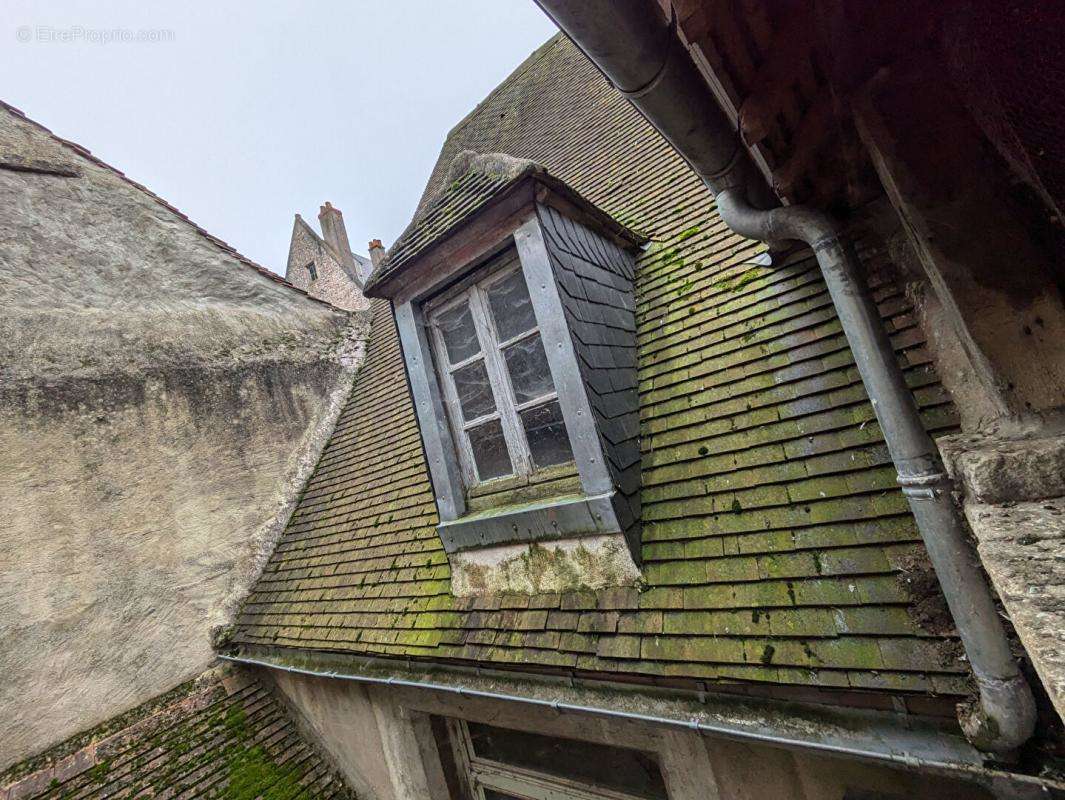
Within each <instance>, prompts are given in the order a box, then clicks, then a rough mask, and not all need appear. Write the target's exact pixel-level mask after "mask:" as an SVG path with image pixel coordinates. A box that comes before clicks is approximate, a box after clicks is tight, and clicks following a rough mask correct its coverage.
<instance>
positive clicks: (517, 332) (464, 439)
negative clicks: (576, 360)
mask: <svg viewBox="0 0 1065 800" xmlns="http://www.w3.org/2000/svg"><path fill="white" fill-rule="evenodd" d="M481 274H484V273H483V272H482V273H481ZM428 319H429V325H430V328H431V329H432V336H433V346H434V351H435V352H434V355H435V358H436V365H437V372H438V375H439V377H440V382H441V385H442V388H443V392H444V397H445V400H446V405H447V410H448V417H449V419H450V422H451V426H452V429H453V431H454V434H455V439H456V444H457V449H458V452H459V459H460V461H461V464H462V469H463V476H464V478H465V481H466V485H467V487H471V486H475V485H478V484H481V483H484V482H486V481H490V480H493V479H496V478H503V477H507V476H511V475H530V474H532V473H534V472H536V471H537V470H541V469H544V468H546V467H550V466H554V465H557V464H564V463H567V462H570V461H572V460H573V452H572V450H571V449H570V442H569V434H568V432H567V430H566V424H565V422H564V421H563V419H562V409H561V408H560V406H559V402H558V394H557V392H556V390H555V384H554V381H553V380H552V378H551V371H550V369H549V367H548V363H547V354H546V353H545V352H544V345H543V341H542V339H541V336H540V328H539V326H538V324H537V320H536V316H535V314H534V312H533V306H532V301H531V299H530V297H529V288H528V286H527V285H526V283H525V276H524V275H523V273H522V270H521V266H520V264H519V263H518V258H517V254H516V253H515V252H514V251H509V252H508V253H506V254H504V256H502V257H500V259H498V260H497V261H496V263H495V264H494V265H493V266H492V267H491V268H489V270H488V275H487V277H483V278H482V279H481V280H479V281H478V282H477V283H474V284H472V285H468V286H465V287H462V288H461V289H460V290H459V291H457V292H450V293H448V294H446V295H445V296H444V297H442V298H439V299H438V300H436V301H434V302H432V303H431V304H430V305H429V316H428Z"/></svg>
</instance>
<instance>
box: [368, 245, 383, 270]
mask: <svg viewBox="0 0 1065 800" xmlns="http://www.w3.org/2000/svg"><path fill="white" fill-rule="evenodd" d="M368 247H369V249H370V263H371V264H373V268H374V269H377V265H378V264H380V263H381V261H383V260H384V257H385V246H384V245H383V244H381V240H380V239H371V240H370V243H369V245H368Z"/></svg>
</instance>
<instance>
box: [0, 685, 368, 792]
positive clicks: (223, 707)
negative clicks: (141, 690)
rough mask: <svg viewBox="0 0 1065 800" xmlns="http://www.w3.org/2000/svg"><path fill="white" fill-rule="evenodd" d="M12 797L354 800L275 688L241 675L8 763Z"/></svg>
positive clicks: (0, 788)
mask: <svg viewBox="0 0 1065 800" xmlns="http://www.w3.org/2000/svg"><path fill="white" fill-rule="evenodd" d="M9 779H12V780H11V781H10V782H9ZM9 796H10V798H11V799H12V800H103V798H128V797H146V796H148V797H166V798H174V799H175V800H193V799H194V798H211V799H212V800H256V798H261V799H262V800H353V795H352V793H351V792H350V790H348V789H347V787H346V786H345V785H344V783H343V782H342V780H341V779H340V778H339V777H338V776H337V775H336V774H335V773H334V772H333V770H332V768H331V767H330V766H329V765H328V764H327V763H326V762H325V761H324V760H323V759H322V758H321V756H320V755H319V753H318V752H317V751H316V750H315V749H314V748H313V747H311V746H310V745H309V744H308V743H307V742H306V741H305V740H304V739H303V738H302V737H301V736H300V734H299V733H298V732H297V730H296V728H295V725H294V724H293V722H292V720H291V718H290V717H289V715H288V713H287V712H286V711H285V709H284V708H283V707H282V706H281V705H280V704H279V703H278V702H277V700H276V699H274V697H273V695H272V694H271V692H270V691H269V690H268V689H266V688H265V687H264V686H263V685H262V684H260V683H259V682H258V681H257V680H255V679H254V678H252V677H250V676H249V675H243V674H231V675H229V676H227V677H225V678H224V679H221V680H219V679H218V678H217V677H215V676H210V677H204V678H201V679H200V680H198V681H196V682H191V683H190V684H187V685H184V686H181V687H178V688H177V689H175V690H173V691H171V692H169V693H167V695H165V696H163V697H162V698H157V699H156V700H154V701H149V702H148V703H146V704H144V705H143V706H141V707H139V708H136V709H133V710H132V711H130V712H128V713H127V714H125V715H122V716H120V717H118V718H115V719H114V720H111V721H109V722H107V723H104V724H103V725H102V726H100V727H99V728H98V729H97V730H95V731H89V732H86V733H85V734H82V735H79V736H75V737H73V738H72V739H71V740H69V741H67V742H64V743H62V744H60V745H57V746H56V747H55V748H53V750H52V751H50V752H49V753H47V754H44V755H43V756H41V757H38V758H35V759H32V760H31V761H30V762H25V763H23V764H18V765H15V766H13V767H11V768H10V769H9V770H7V771H6V772H5V773H4V774H2V775H0V797H4V798H7V797H9Z"/></svg>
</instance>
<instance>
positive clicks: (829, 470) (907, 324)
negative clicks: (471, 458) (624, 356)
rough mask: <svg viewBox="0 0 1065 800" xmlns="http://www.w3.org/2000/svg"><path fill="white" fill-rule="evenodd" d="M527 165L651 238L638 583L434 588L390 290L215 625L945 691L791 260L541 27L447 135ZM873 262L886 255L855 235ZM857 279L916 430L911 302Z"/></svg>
mask: <svg viewBox="0 0 1065 800" xmlns="http://www.w3.org/2000/svg"><path fill="white" fill-rule="evenodd" d="M463 150H475V151H478V152H485V153H488V152H505V153H510V154H512V155H514V156H516V157H519V158H527V159H531V160H534V161H536V162H537V163H540V164H543V165H544V166H545V167H546V168H547V169H548V170H549V171H550V172H551V174H553V175H555V176H558V177H560V178H561V179H562V180H564V181H566V183H568V184H569V185H570V186H572V187H573V188H574V189H575V190H577V191H579V192H580V193H581V194H582V195H583V196H585V197H587V198H588V199H589V200H591V201H592V202H594V203H596V204H597V205H598V206H599V207H600V208H602V209H604V210H605V211H607V212H608V213H610V214H612V215H613V216H614V217H615V218H616V219H617V220H618V221H620V222H622V223H623V224H625V225H627V226H629V227H631V228H633V229H637V230H641V231H644V232H647V233H649V234H651V235H652V236H653V239H654V243H653V245H652V246H651V247H650V248H649V249H647V250H646V251H645V252H644V253H643V254H642V255H641V256H640V258H639V261H638V264H637V276H636V280H637V286H636V291H637V327H638V331H637V339H638V346H639V378H640V404H641V413H640V417H641V447H642V454H643V455H642V476H643V488H642V504H643V521H644V522H643V539H642V541H643V544H642V548H643V562H644V577H645V579H646V586H645V587H643V588H642V590H637V589H627V588H626V589H614V590H603V591H599V592H571V593H565V594H562V595H559V594H547V593H545V594H542V595H534V596H516V595H499V596H490V597H481V598H478V599H475V600H461V601H460V600H458V599H456V598H453V597H452V596H451V595H450V593H449V587H450V581H449V568H448V563H447V559H446V557H445V555H444V552H443V549H442V547H441V544H440V542H439V539H438V537H437V535H436V533H435V530H434V525H435V524H436V522H437V517H436V510H435V506H434V503H433V495H432V490H431V487H430V484H429V479H428V475H427V471H426V467H425V463H424V460H423V455H422V450H421V444H420V441H419V436H418V429H417V426H416V421H415V415H414V409H413V406H412V402H411V398H410V396H409V394H408V390H407V384H406V380H405V376H404V369H403V362H402V357H401V354H400V351H399V344H398V340H397V336H396V332H395V328H394V323H393V320H392V319H391V315H390V312H389V308H388V306H387V304H386V303H384V302H383V301H376V302H375V305H374V322H373V328H372V333H371V340H370V343H369V349H368V354H367V360H366V363H365V365H364V367H363V370H362V372H361V373H360V375H359V377H358V379H357V382H356V384H355V387H354V389H353V391H352V394H351V397H350V400H349V402H348V405H347V407H346V409H345V410H344V412H343V413H342V415H341V418H340V421H339V423H338V425H337V428H336V431H335V433H334V435H333V438H332V440H331V441H330V443H329V445H328V446H327V448H326V449H325V451H324V453H323V456H322V459H321V462H320V464H319V465H318V468H317V470H316V471H315V473H314V475H313V477H312V478H311V480H310V482H309V483H308V485H307V488H306V491H305V494H304V496H303V498H302V500H301V502H300V505H299V507H298V509H297V511H296V512H295V514H294V516H293V518H292V520H291V523H290V524H289V526H288V529H287V531H286V532H285V534H284V536H283V538H282V539H281V541H280V543H279V544H278V546H277V549H276V552H275V553H274V554H273V556H272V558H271V559H270V561H269V563H268V565H267V567H266V570H265V572H264V574H263V576H262V578H261V580H260V581H259V582H258V584H257V585H256V586H255V588H254V590H253V591H252V593H251V595H250V597H249V598H248V601H247V603H246V605H245V606H244V609H243V612H242V615H241V617H240V620H239V626H238V629H237V632H236V635H235V638H234V642H235V643H236V644H237V645H238V646H239V645H241V644H259V645H270V646H274V647H279V648H298V649H303V650H308V649H317V650H329V651H342V652H350V653H352V654H364V655H378V654H380V655H395V656H407V657H414V658H425V659H446V660H462V661H466V662H475V663H478V664H492V665H514V666H516V667H527V668H535V667H559V668H564V669H571V670H579V671H583V670H587V671H589V672H594V673H599V674H602V673H610V674H614V675H626V676H636V675H639V676H644V677H647V678H648V679H664V678H668V679H675V678H693V679H700V680H711V681H713V680H720V681H751V682H761V683H763V684H765V683H770V684H806V685H816V686H825V687H839V688H843V689H847V688H869V689H890V690H899V691H913V692H940V693H947V694H956V693H961V692H963V691H964V690H965V688H966V680H967V673H966V669H965V666H964V664H963V663H962V662H961V661H959V660H958V658H957V652H958V651H957V649H956V648H957V646H956V642H955V641H954V640H953V639H952V638H951V637H950V636H944V635H941V633H939V632H937V631H942V629H943V628H942V625H941V624H940V625H938V626H936V625H929V624H928V623H927V622H926V620H927V619H928V618H929V616H928V615H927V614H926V613H925V612H926V611H927V609H928V608H929V607H935V605H936V602H937V596H936V595H935V594H934V592H935V590H934V589H932V592H933V594H932V595H931V596H926V595H917V596H915V595H914V587H917V586H923V585H931V586H933V587H934V586H935V582H934V580H932V581H928V580H926V578H927V573H925V572H924V570H925V569H926V564H927V562H926V559H925V556H924V552H923V549H922V545H921V543H920V539H919V536H918V534H917V530H916V527H915V525H914V522H913V519H912V517H911V515H910V513H909V511H908V509H907V506H906V503H905V501H904V499H903V497H902V495H901V493H900V491H899V489H898V487H897V486H896V484H895V479H894V470H893V468H892V464H891V462H890V459H889V457H888V454H887V451H886V448H885V446H884V444H883V441H882V438H881V435H880V431H879V428H878V426H877V423H876V420H875V418H874V415H873V412H872V408H871V406H870V404H869V402H868V400H867V397H866V395H865V392H864V390H863V387H862V384H861V380H860V379H859V376H858V373H857V370H856V368H855V366H854V362H853V358H852V356H851V354H850V351H849V349H848V347H847V343H846V341H845V339H844V336H843V333H842V331H841V329H840V325H839V321H838V319H837V318H836V315H835V313H834V310H833V307H832V303H831V300H830V299H829V297H828V293H827V291H826V289H825V286H824V284H823V282H822V280H821V278H820V273H819V271H818V268H817V266H816V263H815V262H814V260H813V258H812V257H810V256H809V254H808V253H807V254H806V256H805V257H803V256H796V257H795V258H794V259H792V260H791V262H790V263H787V264H785V265H783V266H776V267H773V268H772V269H770V268H766V267H763V266H760V263H759V259H758V256H759V254H760V252H761V248H760V246H759V245H758V244H756V243H754V242H750V241H745V240H742V239H739V238H738V237H736V236H734V235H733V234H731V233H730V232H729V231H728V230H727V229H726V228H725V226H724V224H723V223H722V222H721V221H720V219H719V218H718V216H717V215H716V213H715V210H714V204H713V198H712V197H711V195H710V194H709V192H708V191H707V190H706V189H705V188H704V187H703V185H702V184H701V183H700V181H699V180H698V178H697V177H696V176H695V175H694V174H692V172H691V171H690V170H689V169H688V167H687V166H686V164H685V163H684V162H683V161H682V160H681V159H680V158H679V157H678V156H677V155H676V153H675V152H674V151H673V150H672V149H671V148H670V147H669V146H668V144H666V143H665V142H664V141H663V140H662V139H661V138H660V137H659V136H658V135H657V134H656V133H655V132H654V131H653V129H651V128H650V127H649V126H648V125H647V123H646V122H645V121H644V120H643V118H642V117H641V116H640V115H639V114H638V113H636V112H635V111H634V110H633V109H632V108H631V107H630V106H629V105H628V104H627V103H626V102H625V101H624V100H623V99H622V98H621V97H620V96H619V95H618V94H617V93H616V92H615V91H614V90H613V89H612V88H611V87H610V86H609V85H608V84H607V83H606V81H605V80H604V79H603V78H602V77H601V76H600V75H599V73H598V72H597V71H596V70H595V69H594V68H593V67H592V66H591V65H590V64H589V63H588V62H587V61H586V60H585V59H584V57H583V56H582V55H581V54H580V53H579V52H578V51H576V50H575V48H574V47H573V46H572V45H571V44H570V43H569V42H568V41H567V40H565V39H563V38H561V37H555V38H554V39H552V40H551V41H550V42H548V43H547V44H546V45H544V46H543V47H542V48H540V49H539V50H538V51H537V52H536V53H534V54H533V56H532V57H530V58H529V59H528V60H527V61H526V62H525V63H524V64H523V65H522V66H521V67H520V68H519V69H518V70H517V71H516V72H515V73H514V74H513V75H512V76H511V77H510V78H509V79H508V80H507V81H505V82H504V83H503V84H502V85H501V86H500V87H499V88H497V89H496V90H495V91H494V92H493V93H492V94H491V95H490V96H489V98H488V99H487V100H485V101H484V102H483V103H482V104H481V105H480V106H479V107H478V108H477V109H476V110H475V111H474V112H473V113H472V114H470V115H469V116H468V117H467V118H466V119H465V120H463V121H462V123H460V124H459V126H457V127H456V128H455V129H454V130H453V131H452V132H451V134H450V136H449V137H448V139H447V142H446V143H445V145H444V148H443V152H442V153H441V156H440V159H439V161H438V162H437V166H436V169H435V170H434V173H433V176H432V178H431V179H430V182H429V186H428V188H427V190H426V199H425V200H424V201H423V206H422V210H423V214H425V213H427V210H428V212H429V213H431V209H432V207H433V200H432V198H433V197H435V196H437V195H438V194H439V189H440V188H441V187H443V186H445V185H446V181H447V179H446V174H447V169H448V165H449V164H450V163H451V161H452V159H453V158H454V156H455V155H456V154H458V153H459V152H461V151H463ZM863 256H864V257H865V258H866V259H867V263H868V264H869V265H870V268H871V269H873V270H874V271H875V270H876V269H877V268H878V267H883V266H884V265H885V261H886V254H885V252H884V251H883V248H879V247H877V246H876V245H875V243H866V244H865V245H864V246H863ZM875 298H876V301H877V303H878V305H879V308H880V310H881V313H882V314H883V317H884V320H885V324H886V325H887V328H888V330H889V332H890V334H891V337H892V341H893V342H894V344H895V347H896V350H897V353H898V357H899V359H900V363H901V364H902V365H903V367H904V369H905V373H906V377H907V380H908V381H909V383H910V385H911V386H912V387H913V388H914V390H915V393H916V396H917V398H918V400H919V402H920V404H921V406H922V409H923V415H924V418H925V420H926V422H927V424H928V425H929V426H930V428H931V429H933V430H934V431H935V432H937V433H938V432H946V431H949V430H952V429H953V428H954V426H955V425H956V420H955V413H954V411H953V408H952V406H951V404H950V402H949V398H948V397H947V395H946V393H945V392H944V390H943V388H942V387H941V386H940V384H939V381H938V379H937V377H936V375H935V374H934V373H933V371H932V367H931V365H930V360H929V356H928V354H927V352H926V350H925V347H924V342H923V340H922V336H921V332H920V330H919V329H918V327H917V325H916V323H915V320H914V317H913V313H912V308H911V306H910V304H909V301H908V300H907V298H906V297H905V296H904V294H903V293H902V291H901V290H900V289H898V288H896V286H895V285H894V284H883V285H881V286H880V287H879V288H877V289H876V290H875Z"/></svg>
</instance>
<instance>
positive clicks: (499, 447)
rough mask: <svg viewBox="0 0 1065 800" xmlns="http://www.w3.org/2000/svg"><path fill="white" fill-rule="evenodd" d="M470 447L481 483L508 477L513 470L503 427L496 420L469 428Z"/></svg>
mask: <svg viewBox="0 0 1065 800" xmlns="http://www.w3.org/2000/svg"><path fill="white" fill-rule="evenodd" d="M467 433H468V434H469V437H470V446H471V448H472V449H473V460H474V461H475V462H476V464H477V474H478V476H479V477H480V479H481V480H482V481H487V480H491V479H492V478H500V477H502V476H503V475H510V474H511V473H512V472H513V471H514V468H513V467H512V466H511V465H510V454H509V453H508V452H507V442H506V440H505V439H504V438H503V425H502V424H501V423H500V422H499V420H498V419H494V420H492V421H491V422H486V423H484V424H483V425H478V426H477V427H476V428H470V429H469V430H468V431H467Z"/></svg>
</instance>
